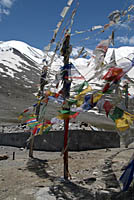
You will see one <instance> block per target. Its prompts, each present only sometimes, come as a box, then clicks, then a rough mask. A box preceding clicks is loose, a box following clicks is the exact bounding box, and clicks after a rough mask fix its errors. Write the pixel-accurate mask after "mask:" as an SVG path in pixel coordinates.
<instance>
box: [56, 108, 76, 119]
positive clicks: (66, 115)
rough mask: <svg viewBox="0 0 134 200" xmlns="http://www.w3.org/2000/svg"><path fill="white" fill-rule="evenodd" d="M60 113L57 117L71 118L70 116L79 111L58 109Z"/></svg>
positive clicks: (74, 115) (73, 116)
mask: <svg viewBox="0 0 134 200" xmlns="http://www.w3.org/2000/svg"><path fill="white" fill-rule="evenodd" d="M59 112H60V113H61V114H60V115H58V116H57V118H58V119H62V120H65V119H72V118H76V117H77V116H78V114H79V112H73V111H70V110H60V111H59Z"/></svg>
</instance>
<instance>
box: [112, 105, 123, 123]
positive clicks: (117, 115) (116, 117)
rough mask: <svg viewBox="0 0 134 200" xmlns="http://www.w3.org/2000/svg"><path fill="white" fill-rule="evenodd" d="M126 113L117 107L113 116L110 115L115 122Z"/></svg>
mask: <svg viewBox="0 0 134 200" xmlns="http://www.w3.org/2000/svg"><path fill="white" fill-rule="evenodd" d="M123 113H124V111H123V110H122V109H120V108H118V107H115V109H114V111H113V114H112V115H111V114H110V115H109V116H110V117H111V119H112V120H113V121H115V120H116V119H120V118H121V117H122V116H123Z"/></svg>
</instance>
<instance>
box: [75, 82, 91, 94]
mask: <svg viewBox="0 0 134 200" xmlns="http://www.w3.org/2000/svg"><path fill="white" fill-rule="evenodd" d="M85 86H86V87H88V82H87V81H84V82H83V83H82V84H81V85H80V87H79V88H78V89H76V90H75V92H77V93H78V94H80V92H82V90H83V88H84V87H85Z"/></svg>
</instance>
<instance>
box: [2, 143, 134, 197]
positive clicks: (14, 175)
mask: <svg viewBox="0 0 134 200" xmlns="http://www.w3.org/2000/svg"><path fill="white" fill-rule="evenodd" d="M28 151H29V150H26V149H23V148H21V149H18V148H15V147H5V146H1V147H0V155H8V159H6V160H0V200H24V199H25V200H64V199H67V200H101V199H102V200H132V199H134V189H133V188H132V186H131V187H130V188H129V190H128V191H127V192H122V190H121V189H122V185H121V184H120V182H119V177H120V176H121V174H122V173H123V171H122V168H123V167H124V166H125V165H126V164H127V162H128V161H129V159H130V157H131V156H132V154H133V152H134V144H131V145H130V146H129V148H123V147H121V148H114V149H109V150H106V149H101V150H92V151H91V150H90V151H81V152H69V173H70V177H69V180H68V181H65V180H64V179H63V156H61V153H60V152H43V151H34V158H33V159H32V158H29V157H28ZM13 152H15V159H14V160H13Z"/></svg>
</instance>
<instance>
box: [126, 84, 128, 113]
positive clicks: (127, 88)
mask: <svg viewBox="0 0 134 200" xmlns="http://www.w3.org/2000/svg"><path fill="white" fill-rule="evenodd" d="M125 106H126V109H127V110H128V83H126V85H125Z"/></svg>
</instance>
